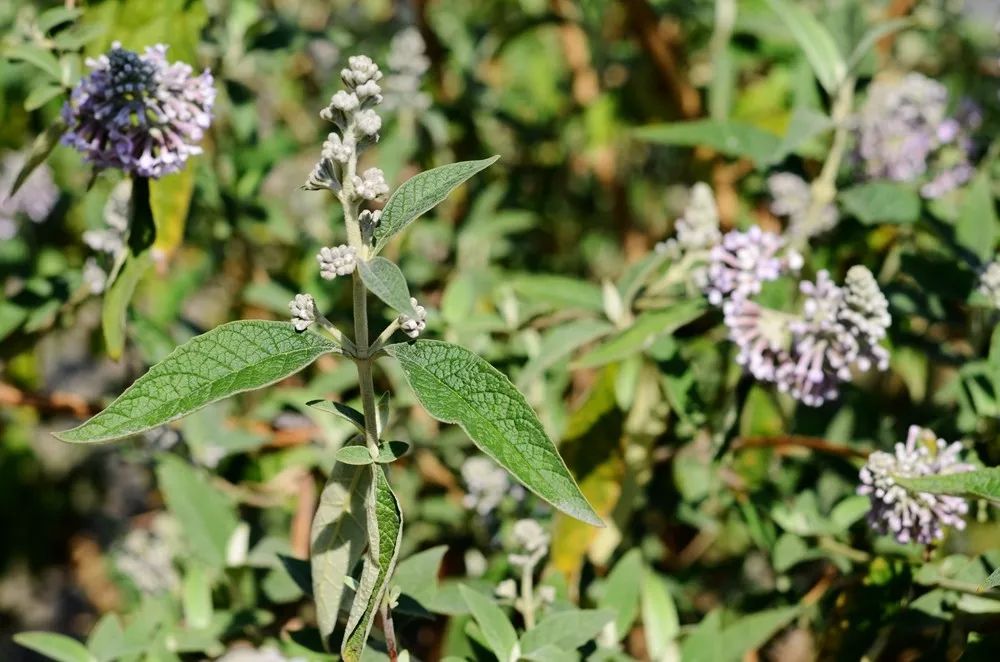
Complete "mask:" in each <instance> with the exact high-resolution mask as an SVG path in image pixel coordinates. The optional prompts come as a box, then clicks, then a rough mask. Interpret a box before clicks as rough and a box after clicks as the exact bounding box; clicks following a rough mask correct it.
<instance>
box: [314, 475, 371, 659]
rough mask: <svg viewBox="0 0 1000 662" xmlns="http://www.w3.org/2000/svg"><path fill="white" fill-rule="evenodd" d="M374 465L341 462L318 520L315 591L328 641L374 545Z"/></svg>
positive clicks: (321, 627) (320, 622)
mask: <svg viewBox="0 0 1000 662" xmlns="http://www.w3.org/2000/svg"><path fill="white" fill-rule="evenodd" d="M371 488H372V470H371V467H354V466H351V465H348V464H339V463H338V464H335V465H334V466H333V471H331V472H330V479H329V480H328V481H327V483H326V487H324V488H323V492H322V494H320V497H319V506H318V508H317V509H316V516H315V517H314V518H313V522H312V533H311V534H310V535H311V538H312V543H311V546H310V556H311V558H312V593H313V597H314V598H315V599H316V620H317V625H318V626H319V632H320V636H321V637H322V639H323V645H324V646H327V647H329V646H330V635H331V634H333V630H334V628H335V627H336V625H337V617H338V615H339V614H340V612H341V611H349V610H350V604H351V602H350V601H351V600H352V599H353V597H354V596H353V591H350V590H349V589H348V587H347V584H346V583H345V580H346V579H347V578H348V577H350V574H351V570H352V569H353V568H354V565H355V563H357V561H358V560H359V559H360V558H361V557H362V555H363V554H364V551H365V548H366V547H367V546H368V519H367V514H366V513H367V508H368V503H369V499H370V498H371Z"/></svg>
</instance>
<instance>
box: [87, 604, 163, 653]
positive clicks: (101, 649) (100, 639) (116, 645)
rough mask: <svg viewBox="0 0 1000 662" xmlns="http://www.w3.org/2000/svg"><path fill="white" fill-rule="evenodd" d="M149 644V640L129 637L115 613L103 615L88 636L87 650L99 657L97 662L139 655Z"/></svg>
mask: <svg viewBox="0 0 1000 662" xmlns="http://www.w3.org/2000/svg"><path fill="white" fill-rule="evenodd" d="M148 645H149V642H148V641H146V642H140V641H135V640H133V639H131V638H130V637H128V636H127V635H126V633H125V630H124V628H122V622H121V619H120V618H118V615H117V614H113V613H107V614H105V615H104V616H101V619H100V620H99V621H97V625H95V626H94V629H93V630H91V631H90V636H89V637H88V638H87V650H89V651H90V653H91V655H93V656H94V657H95V658H97V662H112V661H113V660H119V659H121V658H124V657H128V656H130V655H138V654H139V653H142V652H143V651H144V650H145V649H146V648H147V647H148Z"/></svg>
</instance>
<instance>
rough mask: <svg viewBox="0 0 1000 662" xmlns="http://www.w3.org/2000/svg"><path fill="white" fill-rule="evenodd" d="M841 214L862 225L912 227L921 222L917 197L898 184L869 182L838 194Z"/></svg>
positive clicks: (918, 198)
mask: <svg viewBox="0 0 1000 662" xmlns="http://www.w3.org/2000/svg"><path fill="white" fill-rule="evenodd" d="M839 200H840V204H841V205H843V207H844V210H845V211H846V212H848V213H849V214H851V215H852V216H854V217H855V218H857V219H858V220H859V221H861V222H862V223H864V224H865V225H876V224H879V223H899V224H906V223H914V222H916V220H917V219H918V218H920V196H919V195H917V192H916V191H914V190H913V189H912V188H911V187H909V186H907V185H905V184H900V183H897V182H886V181H881V182H868V183H865V184H858V185H857V186H852V187H851V188H849V189H846V190H844V191H841V193H840V195H839Z"/></svg>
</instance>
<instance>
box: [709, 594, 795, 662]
mask: <svg viewBox="0 0 1000 662" xmlns="http://www.w3.org/2000/svg"><path fill="white" fill-rule="evenodd" d="M800 611H801V609H800V608H799V607H797V606H793V607H778V608H775V609H765V610H764V611H759V612H755V613H753V614H747V615H746V616H743V617H741V618H739V619H738V620H736V621H735V622H733V623H730V624H727V625H726V626H725V627H724V628H723V629H722V637H721V640H722V650H723V654H722V657H721V658H720V659H723V660H734V661H736V660H742V659H744V658H745V657H746V654H747V653H749V652H751V651H755V650H757V649H758V648H760V647H761V646H763V645H764V644H766V643H767V642H768V641H769V640H770V639H771V637H773V636H774V634H775V633H776V632H778V630H780V629H782V628H783V627H785V626H786V625H788V624H789V623H790V622H791V621H792V619H794V618H795V617H796V616H798V614H799V612H800Z"/></svg>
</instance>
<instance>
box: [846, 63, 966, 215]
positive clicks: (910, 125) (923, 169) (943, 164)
mask: <svg viewBox="0 0 1000 662" xmlns="http://www.w3.org/2000/svg"><path fill="white" fill-rule="evenodd" d="M980 122H981V118H980V115H979V112H978V111H977V110H976V109H975V108H973V107H972V106H971V105H965V106H964V107H963V108H962V109H960V111H959V112H958V113H957V114H956V115H955V116H949V115H948V91H947V90H946V89H945V87H944V85H942V84H941V83H939V82H937V81H935V80H933V79H930V78H927V77H926V76H923V75H921V74H917V73H910V74H907V75H906V76H904V77H903V78H902V79H898V80H880V81H876V82H875V83H873V84H872V86H871V88H870V90H869V93H868V99H867V101H866V102H865V105H864V107H863V108H862V110H861V113H860V117H859V119H858V155H859V157H860V158H861V160H862V161H863V162H864V168H865V172H866V173H867V175H868V176H869V177H871V178H876V179H890V180H893V181H899V182H911V181H918V180H922V181H923V184H922V186H921V194H922V195H923V196H924V197H926V198H936V197H939V196H941V195H944V194H945V193H947V192H948V191H951V190H952V189H955V188H957V187H959V186H961V185H962V184H964V183H965V182H967V181H968V180H969V179H971V178H972V175H973V173H974V169H973V166H972V162H971V158H972V151H973V145H972V140H971V138H970V136H969V133H970V131H972V130H974V129H975V128H976V127H978V125H979V124H980Z"/></svg>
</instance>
